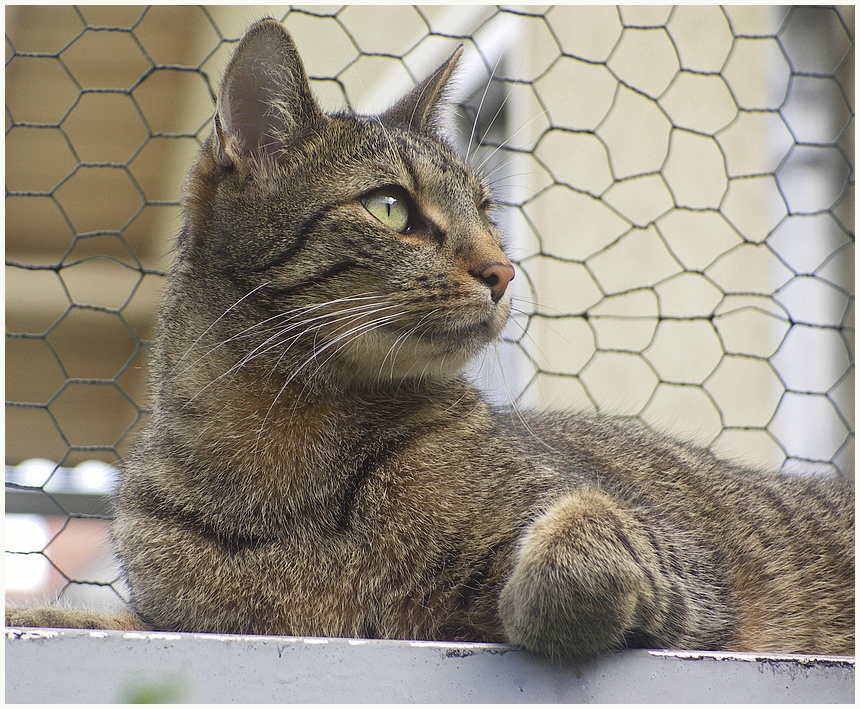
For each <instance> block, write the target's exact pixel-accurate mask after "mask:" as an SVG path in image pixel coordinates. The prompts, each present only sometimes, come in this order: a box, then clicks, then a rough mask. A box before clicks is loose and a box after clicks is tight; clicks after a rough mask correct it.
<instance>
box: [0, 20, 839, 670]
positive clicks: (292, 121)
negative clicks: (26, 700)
mask: <svg viewBox="0 0 860 709" xmlns="http://www.w3.org/2000/svg"><path fill="white" fill-rule="evenodd" d="M458 56H459V52H457V53H455V54H454V56H453V57H452V58H451V59H450V60H449V61H448V62H447V63H446V64H444V65H443V66H442V67H440V68H439V69H438V70H437V71H436V73H434V74H433V75H432V76H430V77H429V78H428V79H427V80H425V81H424V82H423V83H422V84H420V85H419V86H418V87H416V89H415V90H414V91H413V92H412V93H410V94H409V95H408V96H406V97H405V98H403V99H402V100H401V101H400V102H399V103H398V104H396V105H395V106H394V107H393V108H392V109H390V110H389V111H388V112H386V113H384V114H382V115H381V116H379V117H355V116H351V115H325V114H323V112H322V111H321V110H320V109H319V107H318V106H317V104H316V102H315V101H314V99H313V98H312V96H311V93H310V89H309V86H308V81H307V78H306V76H305V73H304V69H303V68H302V65H301V61H300V59H299V57H298V55H297V53H296V49H295V47H294V45H293V42H292V40H291V38H290V37H289V35H288V34H287V33H286V31H284V30H283V28H282V27H281V26H280V25H279V24H278V23H277V22H275V21H273V20H266V21H263V22H260V23H257V24H256V25H254V26H253V27H252V28H251V29H250V30H249V32H248V33H247V35H246V36H245V38H244V39H243V40H242V42H241V44H240V45H239V46H238V48H237V50H236V54H235V56H234V58H233V60H232V61H231V63H230V65H229V67H228V69H227V72H226V75H225V79H224V83H223V85H222V89H221V95H220V101H219V109H218V113H217V115H216V120H215V129H214V130H213V133H212V135H211V137H210V138H209V140H208V141H207V143H206V145H205V146H204V148H203V150H202V152H201V154H200V157H199V159H198V161H197V164H196V165H195V166H194V168H193V169H192V171H191V173H190V175H189V178H188V181H187V192H186V199H185V211H186V227H185V229H184V231H183V233H182V235H181V236H180V238H179V241H178V252H177V259H176V265H175V268H174V270H173V273H172V275H171V278H170V281H169V284H168V287H167V292H166V295H165V299H164V305H163V307H162V310H161V320H160V333H161V334H160V337H159V340H158V346H157V352H156V358H155V369H154V377H153V378H154V383H155V387H154V389H155V390H154V404H153V414H152V417H151V420H150V421H149V424H148V426H147V428H146V431H145V432H144V434H143V437H142V440H141V441H140V443H139V445H138V447H137V449H136V451H135V452H134V454H133V455H132V456H131V458H130V460H128V461H127V465H126V468H125V472H124V474H123V477H122V482H121V485H120V489H119V495H118V514H117V519H116V524H115V526H114V539H115V543H116V549H117V551H118V554H119V558H120V559H121V561H122V566H123V569H124V572H125V574H126V575H127V578H128V582H129V584H130V588H131V593H132V601H131V605H132V608H133V610H134V612H135V613H136V614H137V615H136V616H135V617H134V618H132V617H131V616H128V617H127V618H125V619H116V618H114V619H102V621H101V622H102V624H103V625H108V624H111V623H112V624H113V625H112V626H111V627H137V628H140V627H150V628H156V629H164V630H173V631H177V630H179V631H209V632H227V633H265V634H290V635H324V636H348V637H379V638H417V639H422V638H423V639H437V640H443V639H444V640H483V641H508V642H512V643H515V644H518V645H521V646H524V647H526V648H529V649H531V650H533V651H536V652H539V653H543V654H546V655H548V656H551V657H554V658H585V657H590V656H593V655H595V654H597V653H601V652H605V651H608V650H612V649H615V648H622V647H627V646H647V647H669V648H695V649H713V650H715V649H729V650H750V651H773V652H802V653H807V652H808V653H833V654H835V653H852V652H853V648H854V488H853V485H852V484H851V483H848V482H840V481H836V480H827V481H825V480H817V479H801V478H797V477H780V476H776V475H769V474H763V473H759V472H752V471H749V470H745V469H742V468H739V467H736V466H733V465H729V464H727V463H724V462H721V461H719V460H717V459H716V458H714V457H713V456H711V455H710V454H709V453H707V452H704V451H701V450H698V449H696V448H693V447H691V446H688V445H683V444H679V443H677V442H674V441H672V440H670V439H668V438H666V437H663V436H659V435H656V434H654V433H651V432H649V431H647V430H644V429H641V428H639V427H635V426H632V425H629V424H625V423H620V422H617V421H614V420H611V419H606V418H597V417H587V416H576V415H570V414H528V416H527V421H528V426H526V425H525V424H524V423H523V422H522V421H521V420H520V419H518V418H517V416H515V415H513V414H511V413H510V412H504V411H496V410H493V409H492V408H491V407H490V406H488V405H487V404H486V403H485V402H484V401H483V400H482V398H481V396H480V395H479V394H478V392H477V391H476V390H475V389H474V388H473V386H472V385H471V384H469V383H468V382H467V381H466V380H465V379H464V378H463V377H462V376H461V374H460V371H461V369H462V367H463V365H464V364H465V363H466V362H467V361H468V360H469V359H470V358H471V357H472V356H473V355H475V354H476V353H477V352H479V351H480V350H481V349H482V348H483V347H484V346H485V345H486V344H487V343H488V342H490V341H491V340H492V339H493V338H495V337H496V336H497V335H498V334H499V332H500V331H501V328H502V326H503V324H504V322H505V320H506V318H507V316H508V313H509V309H510V295H509V293H508V292H507V289H506V285H507V281H508V280H509V278H510V273H511V272H510V264H509V262H508V260H507V258H506V257H505V255H504V253H503V252H502V249H501V245H500V237H499V235H498V233H497V229H496V227H495V226H494V225H493V224H492V221H491V217H490V218H489V219H486V218H485V216H482V213H484V212H486V210H488V209H490V208H491V207H492V199H491V197H490V193H489V190H488V188H487V186H486V184H485V183H484V182H483V181H482V180H481V179H480V178H479V177H477V176H476V175H475V174H474V173H473V172H472V171H471V170H470V169H469V168H468V167H467V166H466V165H465V164H464V163H463V162H462V161H461V160H460V158H458V157H457V156H456V155H455V154H454V153H453V152H452V150H451V149H450V148H449V147H448V145H447V143H446V142H445V141H444V139H443V138H441V137H440V135H439V133H438V130H437V123H438V118H439V113H440V110H442V108H443V107H444V96H443V94H444V92H445V87H446V84H447V82H448V79H449V77H450V74H451V73H452V70H453V68H454V65H455V63H456V61H457V58H458ZM391 185H396V186H399V187H400V189H401V191H402V193H403V194H405V195H408V198H407V199H408V201H409V202H410V203H411V212H412V222H411V228H410V230H408V231H407V232H406V233H397V232H395V231H393V230H392V229H390V228H388V227H387V226H385V225H383V223H382V222H381V221H379V220H377V219H376V217H374V216H372V215H371V213H370V212H369V211H368V210H367V209H365V207H364V206H363V204H362V202H361V198H363V197H364V196H366V195H368V194H371V193H373V191H374V190H377V189H379V188H381V187H386V186H391ZM38 613H42V615H38ZM46 613H47V615H45V614H46ZM51 613H52V612H51V611H50V610H44V609H43V610H41V611H27V610H13V611H11V615H10V613H9V612H7V623H10V622H11V623H12V624H33V623H35V624H51V625H66V624H72V625H75V624H82V623H84V624H90V625H92V624H98V623H99V620H98V619H97V618H96V619H93V618H91V617H89V616H87V615H83V616H81V615H79V616H69V614H68V612H67V611H59V610H58V611H56V612H54V613H53V615H52V614H51Z"/></svg>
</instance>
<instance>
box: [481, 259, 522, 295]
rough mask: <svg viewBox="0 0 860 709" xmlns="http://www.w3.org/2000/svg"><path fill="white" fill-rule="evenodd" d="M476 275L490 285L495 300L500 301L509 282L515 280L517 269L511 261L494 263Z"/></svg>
mask: <svg viewBox="0 0 860 709" xmlns="http://www.w3.org/2000/svg"><path fill="white" fill-rule="evenodd" d="M474 275H475V277H476V278H478V279H479V280H481V281H483V282H484V283H486V284H487V286H489V288H490V294H491V297H492V299H493V302H494V303H498V302H499V301H500V300H501V299H502V296H503V295H504V294H505V291H506V290H507V289H508V283H510V282H511V281H512V280H514V276H515V275H516V271H514V267H513V266H511V264H509V263H494V264H491V265H490V266H487V267H486V268H485V269H484V270H482V271H479V272H477V273H475V274H474Z"/></svg>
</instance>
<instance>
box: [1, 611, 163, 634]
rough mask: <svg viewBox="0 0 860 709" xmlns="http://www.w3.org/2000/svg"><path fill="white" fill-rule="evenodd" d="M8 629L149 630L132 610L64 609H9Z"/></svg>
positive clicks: (7, 615) (7, 616)
mask: <svg viewBox="0 0 860 709" xmlns="http://www.w3.org/2000/svg"><path fill="white" fill-rule="evenodd" d="M6 627H7V628H84V629H89V630H149V629H150V628H149V626H148V625H146V623H144V622H143V621H142V620H141V619H140V617H139V616H137V614H135V613H134V612H132V611H131V610H128V609H123V610H119V611H114V612H99V611H92V610H86V609H82V608H64V607H62V606H31V607H25V606H21V607H18V606H6Z"/></svg>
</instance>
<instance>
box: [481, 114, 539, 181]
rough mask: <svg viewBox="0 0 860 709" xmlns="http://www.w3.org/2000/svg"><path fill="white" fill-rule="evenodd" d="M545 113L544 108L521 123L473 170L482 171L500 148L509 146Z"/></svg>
mask: <svg viewBox="0 0 860 709" xmlns="http://www.w3.org/2000/svg"><path fill="white" fill-rule="evenodd" d="M547 113H549V109H546V108H545V109H544V110H543V111H538V112H537V113H535V114H534V115H533V116H532V117H531V118H529V119H528V120H527V121H526V122H525V123H523V124H522V125H521V126H520V127H519V128H518V129H517V130H515V131H514V132H513V133H511V134H510V135H509V136H508V137H507V138H506V139H505V140H504V141H502V142H501V143H499V144H498V145H497V146H496V147H495V149H494V150H493V151H492V152H491V153H490V154H489V155H487V156H485V157H484V159H483V160H482V161H481V164H480V165H478V166H477V167H476V168H475V169H476V170H477V171H478V172H480V171H481V170H483V169H484V167H485V166H486V164H487V163H488V162H490V160H492V159H493V157H494V156H495V154H496V153H497V152H499V151H500V150H501V149H502V148H504V147H506V146H507V145H508V144H509V143H510V142H511V141H512V140H513V139H514V138H516V137H517V136H518V135H519V134H520V133H522V132H523V131H524V130H525V129H526V128H528V127H529V126H530V125H531V124H532V123H534V122H535V121H536V120H538V119H539V118H540V117H541V116H544V115H546V114H547ZM509 149H510V148H509Z"/></svg>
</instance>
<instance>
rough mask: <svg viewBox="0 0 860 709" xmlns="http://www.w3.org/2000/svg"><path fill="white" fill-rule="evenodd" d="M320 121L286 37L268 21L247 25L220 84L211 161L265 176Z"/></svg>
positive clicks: (283, 32) (318, 112) (287, 35)
mask: <svg viewBox="0 0 860 709" xmlns="http://www.w3.org/2000/svg"><path fill="white" fill-rule="evenodd" d="M324 118H325V116H324V114H323V112H322V110H321V109H320V107H319V105H318V104H317V102H316V100H315V99H314V97H313V94H312V92H311V88H310V83H309V82H308V78H307V74H306V73H305V69H304V66H303V65H302V60H301V58H300V57H299V54H298V50H297V49H296V46H295V43H294V42H293V39H292V37H290V35H289V33H288V32H287V31H286V30H285V29H284V28H283V26H282V25H281V24H280V23H279V22H278V21H277V20H273V19H265V20H261V21H259V22H257V23H255V24H254V25H252V26H251V28H250V29H249V30H248V32H247V33H246V34H245V36H244V37H243V38H242V41H241V42H240V43H239V45H238V46H237V47H236V51H235V53H234V54H233V58H232V59H231V60H230V63H229V64H228V65H227V69H226V71H225V73H224V80H223V81H222V83H221V89H220V93H219V96H218V109H217V111H216V114H215V121H214V123H215V125H214V152H215V159H216V160H217V161H218V162H219V163H220V164H221V165H223V166H225V167H231V166H234V165H236V164H237V163H238V164H248V165H249V166H250V167H251V168H252V170H254V169H256V171H257V172H258V173H259V172H261V173H263V174H266V173H268V172H270V171H271V170H272V169H274V167H275V166H276V165H277V160H278V155H279V154H280V153H281V152H282V151H283V149H284V148H285V147H289V145H291V144H293V143H295V142H296V141H297V140H298V138H299V137H300V135H301V134H302V132H303V131H304V130H305V129H306V127H307V126H309V125H312V124H313V123H315V122H317V121H321V120H324ZM261 176H262V175H261Z"/></svg>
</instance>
